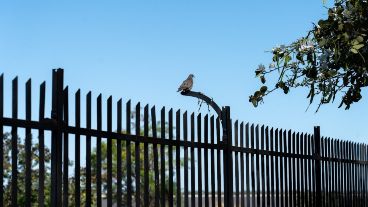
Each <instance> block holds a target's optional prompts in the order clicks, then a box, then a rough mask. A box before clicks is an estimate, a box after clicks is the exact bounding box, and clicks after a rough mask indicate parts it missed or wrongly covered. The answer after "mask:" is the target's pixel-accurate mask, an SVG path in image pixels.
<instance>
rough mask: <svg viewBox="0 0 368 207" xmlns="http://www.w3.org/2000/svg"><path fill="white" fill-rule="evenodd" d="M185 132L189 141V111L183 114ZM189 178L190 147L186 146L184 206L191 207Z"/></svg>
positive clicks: (185, 138) (185, 139) (186, 139)
mask: <svg viewBox="0 0 368 207" xmlns="http://www.w3.org/2000/svg"><path fill="white" fill-rule="evenodd" d="M183 133H184V141H185V142H187V141H188V113H187V112H186V111H185V112H184V114H183ZM188 188H189V179H188V147H187V146H185V147H184V207H189V195H188Z"/></svg>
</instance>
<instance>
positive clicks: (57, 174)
mask: <svg viewBox="0 0 368 207" xmlns="http://www.w3.org/2000/svg"><path fill="white" fill-rule="evenodd" d="M63 82H64V71H63V69H54V70H53V71H52V111H51V119H52V122H53V123H54V124H55V126H56V127H55V128H54V129H53V130H52V132H51V205H52V206H54V207H59V206H61V204H62V198H61V189H62V187H61V185H62V148H63V146H62V144H63V143H62V131H61V127H62V121H63V87H64V84H63Z"/></svg>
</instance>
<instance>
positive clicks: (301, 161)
mask: <svg viewBox="0 0 368 207" xmlns="http://www.w3.org/2000/svg"><path fill="white" fill-rule="evenodd" d="M303 137H304V133H302V134H300V136H299V139H298V142H299V144H298V148H297V149H298V154H299V155H303V156H304V153H303V150H304V142H303V140H304V139H303ZM298 165H299V166H300V171H299V173H298V176H299V179H300V180H299V182H300V186H299V187H298V201H299V205H300V206H304V205H305V192H306V190H305V188H304V186H305V185H304V178H305V177H306V176H307V175H306V174H304V169H305V165H304V158H300V159H299V160H298ZM298 169H299V167H298Z"/></svg>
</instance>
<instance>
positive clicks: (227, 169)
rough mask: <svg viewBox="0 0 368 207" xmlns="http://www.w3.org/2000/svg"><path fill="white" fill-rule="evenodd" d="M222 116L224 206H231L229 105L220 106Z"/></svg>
mask: <svg viewBox="0 0 368 207" xmlns="http://www.w3.org/2000/svg"><path fill="white" fill-rule="evenodd" d="M222 112H223V115H222V116H223V117H222V125H223V129H224V130H223V131H224V132H223V137H224V138H223V141H224V142H225V150H224V169H225V173H224V186H225V188H224V189H225V207H230V206H233V179H232V178H233V177H232V175H233V165H232V161H233V158H232V150H231V148H232V134H231V119H230V107H229V106H225V107H223V108H222Z"/></svg>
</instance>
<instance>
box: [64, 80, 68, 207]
mask: <svg viewBox="0 0 368 207" xmlns="http://www.w3.org/2000/svg"><path fill="white" fill-rule="evenodd" d="M63 101H64V104H63V105H64V123H65V124H66V125H68V124H69V89H68V86H67V87H65V89H64V91H63ZM63 150H64V153H63V206H65V207H67V206H69V177H68V176H69V134H68V133H64V144H63Z"/></svg>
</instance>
